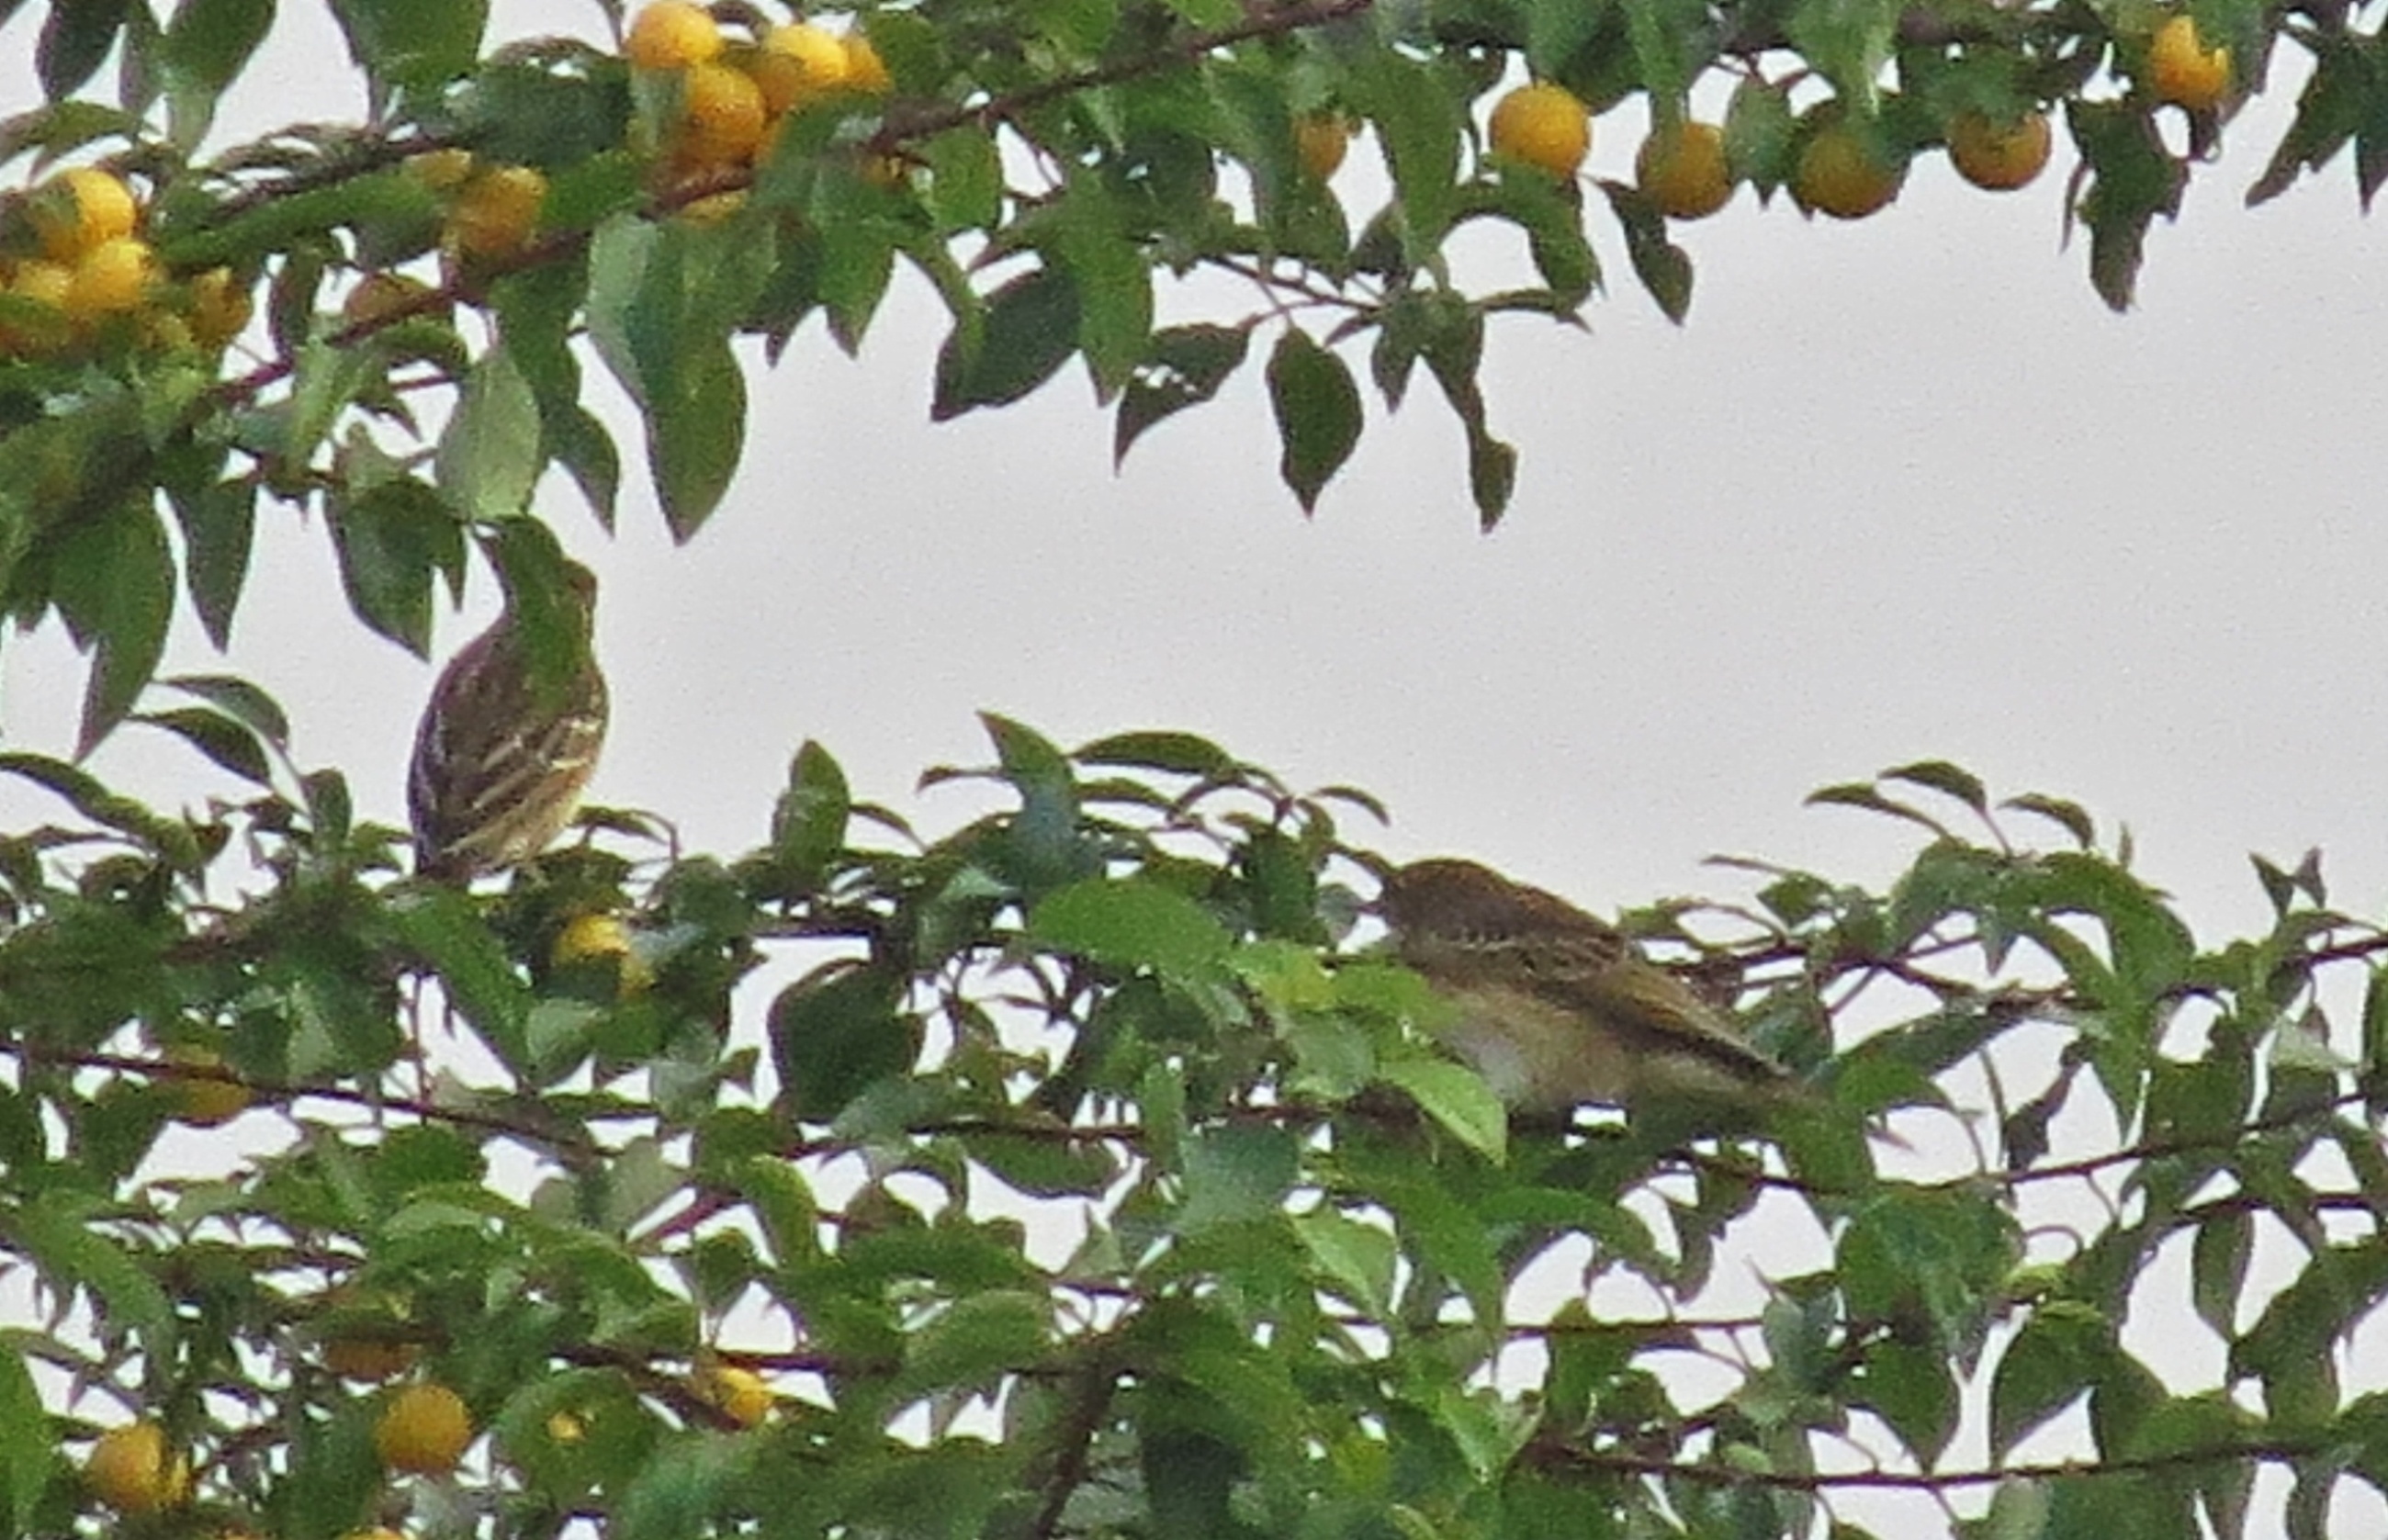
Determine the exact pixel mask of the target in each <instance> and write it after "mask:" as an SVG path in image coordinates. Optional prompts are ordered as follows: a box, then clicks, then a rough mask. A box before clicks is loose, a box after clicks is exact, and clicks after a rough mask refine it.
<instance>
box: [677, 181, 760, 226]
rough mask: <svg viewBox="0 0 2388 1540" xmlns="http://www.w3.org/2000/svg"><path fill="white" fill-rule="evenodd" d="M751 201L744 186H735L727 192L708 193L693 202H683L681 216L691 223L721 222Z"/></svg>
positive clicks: (707, 223) (710, 223) (712, 223)
mask: <svg viewBox="0 0 2388 1540" xmlns="http://www.w3.org/2000/svg"><path fill="white" fill-rule="evenodd" d="M749 201H750V199H749V196H748V194H747V191H746V189H745V188H743V187H733V188H731V189H730V191H729V192H726V193H708V194H706V195H705V196H704V197H701V198H697V199H695V200H694V201H693V202H690V203H683V204H681V205H680V218H681V219H684V220H686V221H688V222H689V223H691V224H702V225H716V224H720V223H722V222H724V221H727V220H729V219H730V218H731V217H732V216H734V215H735V214H736V213H737V212H738V210H740V209H741V208H745V207H746V205H747V203H748V202H749Z"/></svg>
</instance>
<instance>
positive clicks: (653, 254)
mask: <svg viewBox="0 0 2388 1540" xmlns="http://www.w3.org/2000/svg"><path fill="white" fill-rule="evenodd" d="M772 259H773V247H772V245H771V243H770V242H769V241H768V240H757V239H755V238H753V237H752V236H751V235H743V234H741V232H740V231H739V230H738V229H736V228H733V227H730V226H723V227H721V228H719V229H706V228H704V227H701V226H696V225H692V224H691V223H689V222H688V221H667V222H666V223H662V224H657V223H654V222H651V221H644V220H640V219H632V218H628V217H618V218H616V219H612V220H609V221H606V222H605V223H603V224H602V225H600V226H599V227H598V229H597V233H596V234H595V237H594V238H593V239H592V240H591V244H590V253H589V300H588V313H589V335H590V337H591V341H592V342H594V343H595V345H596V347H597V354H598V357H600V358H601V359H603V360H604V361H605V366H606V368H607V369H609V370H611V371H612V372H613V373H614V377H615V378H616V379H617V380H619V381H621V383H622V385H623V388H624V389H626V390H628V391H629V393H630V395H631V398H633V399H634V400H636V401H637V402H638V403H639V407H640V410H641V415H642V418H643V421H644V423H645V427H646V434H647V457H648V460H649V461H650V463H651V465H652V467H653V470H654V482H655V492H656V495H657V497H658V498H659V499H661V501H662V503H663V509H664V519H665V523H666V524H667V525H668V526H669V528H670V530H671V532H672V537H673V538H674V539H675V540H681V541H685V540H687V539H689V538H691V537H692V536H694V535H695V533H696V532H697V530H698V529H700V528H702V527H703V526H704V524H705V520H706V519H708V518H710V517H711V516H712V514H713V511H714V510H715V509H716V508H718V506H719V505H720V502H721V498H722V496H723V494H724V493H725V492H726V491H727V490H728V489H729V485H730V475H731V473H733V472H735V471H736V469H737V466H738V460H739V457H740V455H741V454H742V453H743V449H744V446H745V422H746V381H745V376H744V374H743V372H741V371H740V369H739V367H738V360H737V357H736V356H735V355H734V354H733V353H732V352H731V351H730V332H731V330H732V329H733V328H734V327H735V326H737V325H738V324H739V323H740V322H741V321H742V320H743V318H744V317H745V315H746V314H747V312H748V310H749V309H751V308H752V306H753V304H754V302H755V299H756V296H757V295H758V294H759V293H760V292H761V289H762V284H763V282H764V280H765V279H766V278H767V277H768V275H769V273H770V271H771V263H772Z"/></svg>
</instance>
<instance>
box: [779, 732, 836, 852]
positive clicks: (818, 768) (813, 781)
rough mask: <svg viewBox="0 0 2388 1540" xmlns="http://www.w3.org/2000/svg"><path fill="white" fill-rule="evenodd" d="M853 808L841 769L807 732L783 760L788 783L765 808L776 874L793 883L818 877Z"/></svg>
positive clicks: (834, 850)
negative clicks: (793, 752) (789, 757)
mask: <svg viewBox="0 0 2388 1540" xmlns="http://www.w3.org/2000/svg"><path fill="white" fill-rule="evenodd" d="M853 813H854V794H853V792H852V791H851V790H850V789H848V788H847V786H846V781H845V770H844V769H842V768H841V767H840V766H839V764H838V763H837V760H836V758H835V757H834V756H833V755H832V754H831V753H830V751H828V750H827V749H824V748H822V747H821V746H820V745H819V744H818V743H816V742H814V741H813V740H812V739H810V738H807V739H806V740H805V742H804V746H803V747H802V748H800V749H798V750H797V751H796V757H795V758H794V760H793V761H791V762H790V763H789V765H788V789H786V790H785V791H782V792H781V793H780V800H779V802H778V803H777V804H776V805H775V806H774V807H773V808H772V810H771V854H772V858H773V861H774V862H775V864H776V865H777V867H778V870H779V873H780V876H781V877H782V879H784V880H786V881H788V882H791V883H794V884H795V885H796V886H797V887H798V888H800V889H802V888H809V887H811V886H812V885H813V884H815V883H818V882H819V880H820V878H821V877H822V875H823V874H824V873H825V872H826V871H827V870H828V869H829V864H830V862H831V860H832V858H834V857H835V856H836V854H837V853H838V852H840V851H842V850H844V849H845V827H846V823H847V820H848V819H849V818H851V817H852V815H853Z"/></svg>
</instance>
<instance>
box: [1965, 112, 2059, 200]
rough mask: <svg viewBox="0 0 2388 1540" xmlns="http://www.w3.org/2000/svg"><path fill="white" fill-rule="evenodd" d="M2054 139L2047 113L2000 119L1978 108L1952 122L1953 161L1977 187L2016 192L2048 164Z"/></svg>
mask: <svg viewBox="0 0 2388 1540" xmlns="http://www.w3.org/2000/svg"><path fill="white" fill-rule="evenodd" d="M2051 143H2052V136H2051V134H2050V133H2049V129H2048V119H2047V116H2046V115H2045V114H2042V113H2038V112H2026V113H2025V114H2024V115H2023V116H2022V117H2020V118H2018V119H2016V120H2014V121H2013V122H2012V123H2000V122H1997V121H1994V120H1991V119H1989V118H1987V117H1985V116H1983V115H1982V114H1981V113H1978V112H1961V113H1959V114H1958V115H1957V116H1956V117H1955V118H1954V119H1952V120H1950V123H1949V163H1950V165H1952V166H1954V167H1956V168H1957V174H1958V175H1959V176H1962V177H1963V178H1964V179H1965V180H1966V181H1968V182H1970V183H1973V184H1974V185H1975V186H1976V187H1981V188H1986V189H1988V191H1990V192H1993V193H2006V192H2012V191H2013V190H2014V189H2015V188H2017V187H2021V186H2025V185H2026V184H2027V183H2030V181H2031V180H2032V178H2034V177H2036V176H2038V175H2039V173H2040V172H2041V171H2042V170H2045V169H2046V168H2047V165H2048V151H2049V146H2050V145H2051Z"/></svg>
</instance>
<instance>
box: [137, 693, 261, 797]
mask: <svg viewBox="0 0 2388 1540" xmlns="http://www.w3.org/2000/svg"><path fill="white" fill-rule="evenodd" d="M133 721H135V722H140V723H144V724H146V725H147V726H152V727H160V728H163V729H164V730H166V731H167V732H170V733H172V734H173V735H174V736H175V737H177V738H181V739H182V740H183V741H184V742H185V743H187V744H189V745H190V746H191V747H192V748H194V749H197V751H199V752H200V753H202V754H205V755H206V756H207V757H208V758H209V759H210V760H211V761H213V762H214V763H215V764H218V765H219V766H221V767H222V768H223V769H226V770H229V771H231V772H232V773H233V774H234V775H235V776H239V777H240V778H241V779H243V780H245V781H249V782H252V783H253V784H255V785H258V786H270V785H272V784H273V762H272V761H271V760H269V759H268V758H267V757H266V753H265V749H264V746H263V745H262V744H260V743H259V741H258V739H257V735H256V734H255V733H254V732H252V731H250V730H249V728H248V726H245V725H244V724H242V723H239V722H235V721H234V720H233V719H232V718H231V717H229V716H225V715H223V714H222V713H219V712H211V711H208V710H205V709H203V708H201V707H197V706H184V707H180V708H177V709H175V710H172V711H162V712H142V713H137V714H136V715H134V716H133Z"/></svg>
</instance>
